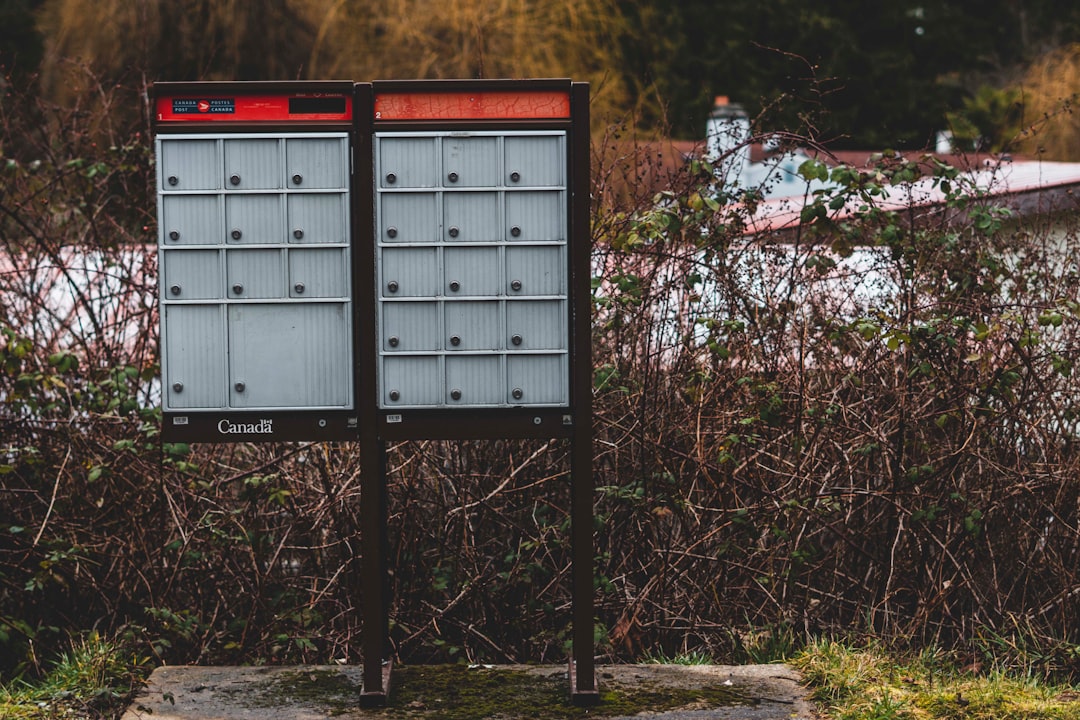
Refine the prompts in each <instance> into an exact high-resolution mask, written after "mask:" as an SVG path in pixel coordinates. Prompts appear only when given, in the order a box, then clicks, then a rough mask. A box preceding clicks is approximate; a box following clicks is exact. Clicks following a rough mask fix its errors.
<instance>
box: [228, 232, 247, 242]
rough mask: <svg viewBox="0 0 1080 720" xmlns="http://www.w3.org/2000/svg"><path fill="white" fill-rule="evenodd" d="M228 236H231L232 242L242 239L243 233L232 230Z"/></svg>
mask: <svg viewBox="0 0 1080 720" xmlns="http://www.w3.org/2000/svg"><path fill="white" fill-rule="evenodd" d="M230 235H232V239H233V240H239V239H240V238H242V237H244V233H242V232H240V231H239V230H233V231H232V232H231V233H230Z"/></svg>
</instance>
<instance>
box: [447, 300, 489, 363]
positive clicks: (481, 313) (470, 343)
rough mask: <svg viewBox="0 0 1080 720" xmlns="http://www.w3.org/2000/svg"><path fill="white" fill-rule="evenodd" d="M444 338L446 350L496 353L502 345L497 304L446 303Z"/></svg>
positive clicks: (482, 302)
mask: <svg viewBox="0 0 1080 720" xmlns="http://www.w3.org/2000/svg"><path fill="white" fill-rule="evenodd" d="M443 307H445V313H446V325H445V327H446V329H445V335H444V338H443V339H444V342H445V345H444V347H445V349H447V350H455V351H460V350H498V349H499V348H500V347H501V346H502V344H501V338H500V337H499V336H500V334H501V333H500V332H499V327H500V322H499V304H498V303H496V302H484V301H481V302H468V301H462V302H448V303H445V305H444V306H443Z"/></svg>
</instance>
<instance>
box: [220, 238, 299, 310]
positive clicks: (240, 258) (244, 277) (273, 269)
mask: <svg viewBox="0 0 1080 720" xmlns="http://www.w3.org/2000/svg"><path fill="white" fill-rule="evenodd" d="M225 276H226V282H227V284H228V296H229V297H230V298H245V299H248V300H251V299H262V298H279V297H282V296H283V295H284V294H285V293H284V292H283V290H284V288H283V287H282V262H281V251H280V250H229V251H228V252H227V253H226V255H225Z"/></svg>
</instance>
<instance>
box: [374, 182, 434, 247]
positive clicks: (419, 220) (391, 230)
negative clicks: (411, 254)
mask: <svg viewBox="0 0 1080 720" xmlns="http://www.w3.org/2000/svg"><path fill="white" fill-rule="evenodd" d="M380 200H381V201H382V218H381V220H380V221H379V232H380V234H379V237H378V238H377V239H378V240H379V241H380V242H387V243H430V242H438V240H439V233H438V228H439V226H438V221H437V220H436V218H435V194H434V193H382V195H381V196H380Z"/></svg>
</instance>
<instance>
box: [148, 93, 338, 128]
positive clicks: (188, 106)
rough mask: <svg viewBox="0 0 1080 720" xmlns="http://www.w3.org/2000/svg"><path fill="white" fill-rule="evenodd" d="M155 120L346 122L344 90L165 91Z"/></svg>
mask: <svg viewBox="0 0 1080 720" xmlns="http://www.w3.org/2000/svg"><path fill="white" fill-rule="evenodd" d="M155 110H156V113H157V121H158V122H199V123H205V122H224V123H230V122H245V123H250V122H278V123H280V122H312V121H316V122H327V121H336V122H348V121H350V120H352V116H353V107H352V96H351V95H349V94H347V93H291V94H277V95H242V94H237V95H231V94H217V93H215V94H212V95H187V94H184V95H165V96H159V97H158V98H157V104H156V107H155Z"/></svg>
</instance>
